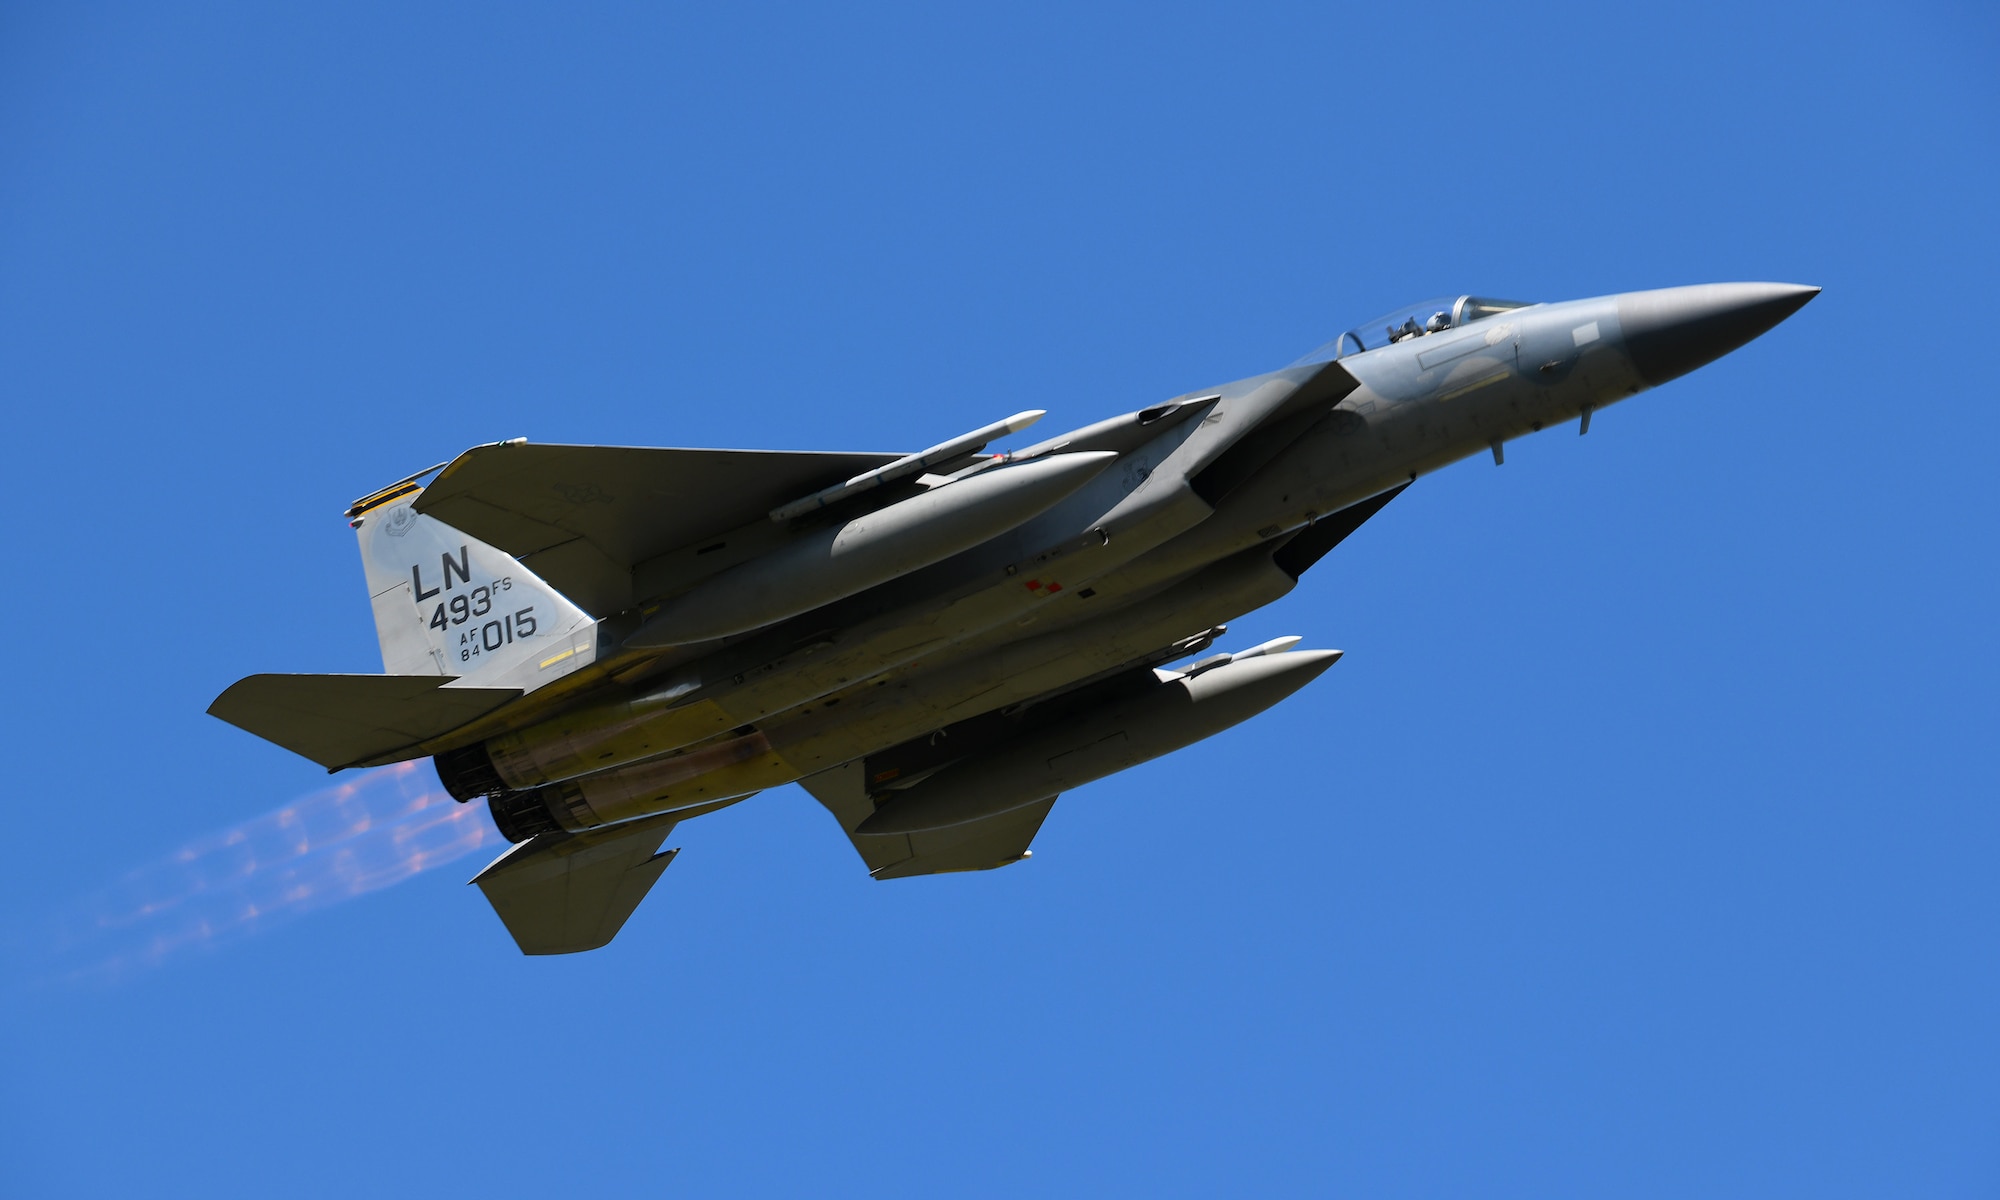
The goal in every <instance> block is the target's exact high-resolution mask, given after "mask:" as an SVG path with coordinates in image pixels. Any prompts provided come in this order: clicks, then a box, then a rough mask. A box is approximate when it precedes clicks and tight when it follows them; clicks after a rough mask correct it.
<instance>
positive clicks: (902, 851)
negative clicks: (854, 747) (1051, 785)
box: [799, 762, 1056, 879]
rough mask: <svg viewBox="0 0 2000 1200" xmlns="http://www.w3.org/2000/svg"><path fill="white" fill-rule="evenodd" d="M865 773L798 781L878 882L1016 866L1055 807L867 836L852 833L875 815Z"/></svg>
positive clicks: (1051, 802) (851, 770)
mask: <svg viewBox="0 0 2000 1200" xmlns="http://www.w3.org/2000/svg"><path fill="white" fill-rule="evenodd" d="M865 769H866V767H865V765H864V764H863V763H861V762H852V763H849V764H847V765H846V766H844V767H835V768H834V769H832V770H830V771H821V772H820V773H819V774H817V775H811V776H808V777H807V778H805V779H802V780H800V781H799V783H800V786H802V787H804V788H805V789H806V791H808V792H810V793H812V796H813V798H814V799H815V800H818V801H819V802H820V803H821V804H823V805H825V806H826V810H827V811H828V812H830V813H832V814H833V817H834V819H835V820H836V821H839V822H840V827H841V829H842V830H843V831H845V832H846V834H847V836H848V839H849V840H850V841H852V842H853V843H854V849H855V850H856V851H857V852H859V853H860V855H861V861H862V862H864V863H866V864H867V866H868V873H869V874H870V875H873V876H874V877H875V878H877V879H903V878H906V877H908V876H911V875H941V874H944V873H946V872H950V871H986V870H991V869H992V868H994V867H1004V866H1006V865H1008V864H1009V863H1015V862H1019V861H1021V860H1022V859H1024V858H1026V857H1028V846H1029V843H1031V842H1033V841H1034V840H1035V835H1036V834H1037V833H1039V832H1041V828H1042V821H1043V820H1044V819H1045V818H1047V817H1048V815H1049V810H1050V809H1052V808H1054V807H1055V803H1056V797H1054V796H1050V797H1048V798H1047V799H1045V800H1037V801H1035V802H1034V803H1033V804H1028V805H1025V806H1023V807H1021V808H1017V809H1014V810H1013V811H1011V812H1004V813H999V814H997V815H995V816H991V817H988V818H986V819H985V820H981V821H969V822H967V823H965V824H963V825H957V826H953V827H952V828H950V829H939V830H930V831H926V832H922V833H907V834H892V835H889V836H886V837H867V836H863V835H859V834H856V833H855V832H854V828H855V826H857V825H859V824H861V822H863V821H865V820H867V819H868V818H869V817H870V816H871V815H873V814H874V812H875V802H874V800H872V799H871V798H870V797H869V795H868V793H867V790H866V789H865V788H864V787H863V784H862V779H863V772H864V770H865Z"/></svg>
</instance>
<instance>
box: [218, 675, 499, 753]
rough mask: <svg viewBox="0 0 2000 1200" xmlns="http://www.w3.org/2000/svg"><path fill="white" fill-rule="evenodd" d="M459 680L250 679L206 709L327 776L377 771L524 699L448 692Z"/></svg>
mask: <svg viewBox="0 0 2000 1200" xmlns="http://www.w3.org/2000/svg"><path fill="white" fill-rule="evenodd" d="M453 678H455V677H454V676H450V675H251V676H249V677H248V678H245V679H239V680H237V681H236V682H235V683H233V684H231V685H229V689H228V690H227V691H225V692H223V693H222V694H221V695H220V696H217V697H216V698H215V703H213V704H211V705H209V706H208V711H209V715H210V716H215V717H220V718H222V719H223V720H225V721H227V722H229V723H230V724H231V725H234V726H236V727H237V728H238V729H242V730H246V731H248V732H250V733H254V734H256V735H257V736H258V737H260V738H263V739H264V740H265V741H267V742H276V743H277V744H278V745H280V746H283V747H284V748H285V749H287V750H290V751H291V752H293V753H294V754H301V755H304V756H305V757H307V758H310V759H312V760H313V761H314V762H316V763H318V764H319V765H320V766H322V767H325V768H326V769H327V770H329V771H338V770H340V769H341V768H342V767H354V766H362V765H367V766H377V765H380V764H382V763H386V762H395V761H397V760H398V755H397V752H398V751H401V750H405V749H412V748H414V747H415V746H416V745H417V744H418V743H420V742H424V741H428V740H429V739H431V738H434V737H438V736H440V735H442V734H446V733H450V732H451V731H452V730H454V729H457V728H458V727H459V726H461V725H464V724H466V723H467V722H469V721H472V720H474V719H476V718H478V717H483V716H485V715H486V714H487V713H490V712H492V711H493V710H494V709H496V708H499V707H500V706H501V705H503V704H505V703H507V702H508V701H509V700H512V699H514V698H515V697H516V696H519V695H520V694H521V690H520V689H519V688H448V687H445V686H444V685H445V684H447V683H450V682H451V681H452V679H453ZM402 757H415V756H414V755H404V756H402Z"/></svg>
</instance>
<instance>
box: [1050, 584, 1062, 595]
mask: <svg viewBox="0 0 2000 1200" xmlns="http://www.w3.org/2000/svg"><path fill="white" fill-rule="evenodd" d="M1060 591H1062V584H1060V583H1052V584H1050V585H1049V595H1051V596H1053V595H1055V594H1056V593H1057V592H1060Z"/></svg>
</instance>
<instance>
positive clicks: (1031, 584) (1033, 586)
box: [1028, 579, 1042, 592]
mask: <svg viewBox="0 0 2000 1200" xmlns="http://www.w3.org/2000/svg"><path fill="white" fill-rule="evenodd" d="M1041 587H1042V581H1041V580H1039V579H1030V580H1029V581H1028V590H1029V591H1031V592H1035V591H1040V590H1041Z"/></svg>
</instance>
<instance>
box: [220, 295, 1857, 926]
mask: <svg viewBox="0 0 2000 1200" xmlns="http://www.w3.org/2000/svg"><path fill="white" fill-rule="evenodd" d="M1817 293H1818V289H1816V288H1810V287H1799V286H1795V285H1791V284H1773V283H1737V284H1711V285H1706V286H1700V287H1685V288H1668V289H1665V290H1661V291H1651V292H1629V293H1625V294H1623V295H1617V296H1604V297H1598V298H1596V299H1590V300H1572V301H1566V302H1562V303H1554V304H1520V303H1514V302H1510V301H1505V300H1489V299H1482V298H1479V297H1474V296H1457V297H1447V298H1444V299H1441V300H1437V301H1432V302H1427V303H1424V304H1420V305H1414V306H1407V307H1405V308H1402V309H1397V310H1394V311H1393V312H1392V313H1391V314H1389V315H1388V316H1385V317H1384V318H1382V319H1381V320H1379V321H1374V322H1369V323H1366V324H1364V325H1361V326H1357V327H1355V328H1353V329H1350V330H1347V331H1345V332H1343V333H1341V335H1340V336H1339V337H1337V338H1335V339H1334V340H1333V341H1331V342H1329V343H1327V345H1326V346H1324V347H1322V348H1321V349H1320V350H1319V351H1317V352H1315V353H1313V354H1310V355H1307V356H1306V357H1305V358H1303V359H1301V360H1300V361H1299V362H1297V363H1294V364H1293V365H1291V366H1289V367H1286V368H1284V369H1282V370H1278V371H1273V372H1271V373H1269V374H1264V375H1257V376H1254V377H1252V378H1249V379H1243V380H1238V381H1237V382H1235V383H1229V384H1225V385H1223V386H1221V387H1214V388H1206V389H1201V390H1197V391H1192V392H1188V393H1186V394H1184V395H1181V396H1177V397H1174V398H1173V399H1171V400H1167V401H1165V402H1163V403H1160V404H1156V405H1153V406H1151V407H1149V408H1144V409H1141V410H1139V411H1137V412H1130V413H1125V414H1123V415H1120V416H1115V417H1111V418H1109V419H1106V420H1103V421H1099V422H1097V423H1096V424H1093V425H1086V426H1084V427H1083V428H1081V429H1076V430H1072V431H1071V432H1069V433H1065V434H1061V435H1058V436H1056V437H1053V438H1049V439H1047V440H1046V441H1042V442H1039V443H1036V444H1034V445H1031V446H1028V447H1026V448H1024V449H1019V450H1014V451H1012V452H1011V453H1005V454H995V453H988V452H987V449H986V448H987V446H988V444H989V443H992V442H995V441H998V440H999V439H1000V438H1002V437H1005V436H1007V435H1010V434H1013V433H1016V432H1019V431H1020V430H1022V429H1024V428H1026V427H1027V426H1029V425H1031V424H1033V423H1034V422H1035V421H1036V420H1038V419H1039V418H1040V417H1041V415H1042V414H1041V413H1040V412H1026V413H1020V414H1017V415H1015V416H1013V417H1009V418H1007V419H1006V420H1003V421H998V422H995V423H994V424H992V425H988V426H985V427H983V428H981V429H977V430H974V431H972V432H971V433H968V434H965V435H963V436H961V437H957V438H953V439H951V440H949V441H947V442H943V443H941V444H939V445H937V446H934V447H932V448H931V449H929V450H925V451H920V452H918V453H915V454H903V455H898V454H850V453H831V452H780V451H761V450H676V449H654V448H640V447H627V446H555V445H536V444H532V443H528V442H525V441H522V440H515V441H511V442H499V443H495V444H492V445H486V446H478V447H475V448H473V449H471V450H468V451H466V452H465V453H464V454H461V455H459V456H458V457H457V458H456V459H454V460H452V461H451V462H450V463H447V464H444V465H442V466H441V467H434V468H432V469H431V470H429V471H424V472H420V473H418V474H417V475H414V476H412V477H410V478H409V479H405V480H403V481H401V482H399V483H396V484H394V485H392V486H390V487H387V488H384V489H382V490H381V491H378V492H376V493H374V494H372V495H370V496H367V497H364V498H363V499H361V500H359V501H357V502H356V503H355V504H354V505H353V507H352V508H350V509H349V510H348V514H347V515H348V516H349V518H350V519H351V520H352V522H353V524H354V528H355V531H356V533H357V535H358V537H359V539H360V544H361V557H362V564H363V568H364V570H365V572H366V575H367V580H368V590H369V594H370V596H371V597H372V601H373V606H374V613H375V627H376V632H377V634H378V635H379V636H380V639H381V643H382V659H383V666H384V668H385V670H386V671H387V672H388V673H387V674H383V675H253V676H251V677H249V678H248V679H244V680H242V681H240V682H238V683H237V684H236V685H234V686H233V687H231V688H230V689H229V690H228V691H226V692H224V693H223V694H222V695H221V696H220V697H219V698H218V699H217V700H216V701H215V703H214V704H213V705H212V706H211V707H210V709H209V711H210V712H212V713H214V714H215V715H216V716H218V717H221V718H222V719H223V720H225V721H229V722H230V723H232V724H235V725H238V726H240V727H242V728H243V729H246V730H249V731H250V732H252V733H255V734H257V735H259V736H261V737H264V738H268V739H269V740H271V741H273V742H276V743H277V744H279V745H281V746H284V747H286V748H288V749H291V750H294V751H296V752H298V753H300V754H302V755H305V756H306V757H307V758H310V759H312V760H313V761H314V762H317V763H320V764H321V765H323V766H326V767H328V768H331V769H334V770H340V769H344V768H349V767H366V766H378V765H381V764H385V763H396V762H405V761H409V760H413V759H418V758H423V757H425V756H430V757H431V758H432V759H433V760H434V762H435V765H436V769H437V774H438V777H439V779H440V780H441V781H442V783H443V786H444V787H445V789H446V790H447V791H449V792H450V794H451V795H452V796H454V797H456V798H457V799H458V800H459V801H466V802H469V801H474V800H481V801H483V802H484V803H485V804H486V805H487V807H488V808H489V810H490V811H491V813H492V817H493V821H494V823H495V825H497V826H498V828H499V830H500V832H501V833H502V834H504V835H505V836H506V838H507V839H508V840H509V841H511V842H514V843H515V845H514V847H513V849H512V850H510V851H508V852H507V853H506V854H504V855H503V856H501V857H500V858H499V859H498V860H497V861H495V862H494V863H493V864H492V865H490V866H488V867H487V868H486V869H485V870H484V871H482V872H481V873H480V874H479V876H478V877H477V879H476V880H475V882H477V883H478V884H479V886H480V888H481V889H482V891H484V893H485V894H486V897H487V899H488V900H489V901H490V902H491V903H492V905H493V907H494V909H495V911H496V912H498V913H499V915H500V917H501V919H502V920H503V921H504V922H505V923H506V925H507V928H508V930H509V932H510V933H512V934H513V936H514V939H515V941H516V942H517V943H518V944H519V946H520V947H521V949H522V950H523V951H524V952H526V953H529V954H559V953H567V952H571V951H577V950H587V949H591V948H593V947H596V946H601V945H603V944H604V943H606V942H608V941H610V940H611V938H612V937H613V936H614V935H616V934H617V932H618V930H619V928H620V927H621V926H622V925H623V924H624V922H625V919H626V918H627V917H628V916H629V915H630V914H631V912H632V911H633V909H634V908H635V907H636V906H637V905H638V903H639V901H640V900H641V899H643V898H644V897H645V895H646V892H647V890H648V889H649V888H650V887H651V886H652V884H653V882H654V881H655V880H656V879H658V878H659V875H660V873H661V872H662V871H664V870H665V869H666V867H667V865H668V864H669V863H670V862H671V861H672V859H673V855H674V853H675V852H674V851H667V852H665V853H662V852H660V846H661V845H662V844H664V842H665V840H666V837H667V835H668V833H669V832H670V831H671V830H672V829H673V827H674V826H675V825H676V824H678V823H679V822H682V821H686V820H689V819H691V818H694V817H697V816H700V815H702V814H704V813H709V812H713V811H715V810H716V809H719V808H722V807H724V806H727V805H731V804H735V803H738V802H740V801H742V800H745V799H747V798H749V797H750V796H752V795H754V794H755V793H757V792H759V791H761V790H763V789H765V788H770V787H775V786H778V785H780V784H785V783H791V782H794V781H796V782H799V783H802V784H803V785H804V786H805V788H806V790H807V791H809V792H810V793H812V795H813V796H814V797H816V798H817V799H818V800H819V801H820V803H821V804H823V805H825V806H826V808H827V810H828V811H829V812H831V813H832V814H833V816H834V819H835V820H836V821H838V822H839V824H840V827H841V829H842V831H843V832H845V833H846V835H847V836H848V838H849V839H850V840H851V841H852V842H853V844H854V848H855V849H856V850H857V851H859V852H860V855H861V858H862V861H863V862H864V863H866V864H867V867H868V870H869V872H870V874H872V875H873V876H874V877H875V878H877V879H894V878H901V877H904V876H910V875H926V874H934V873H937V872H944V871H974V870H984V869H987V868H991V867H1000V866H1005V865H1007V864H1009V863H1012V862H1017V861H1019V860H1021V859H1023V858H1026V857H1027V856H1028V847H1029V844H1030V843H1031V842H1032V841H1033V840H1034V837H1035V834H1036V832H1037V831H1038V830H1039V829H1040V827H1041V824H1042V821H1043V819H1044V818H1045V817H1046V816H1047V815H1048V813H1049V810H1050V808H1051V806H1053V805H1054V804H1055V802H1056V798H1057V797H1058V796H1059V795H1061V794H1062V793H1063V792H1066V791H1069V790H1071V789H1074V788H1077V787H1080V786H1082V785H1084V784H1087V783H1089V782H1091V781H1093V780H1096V779H1101V778H1103V777H1105V776H1106V775H1110V774H1112V773H1114V772H1117V771H1122V770H1124V769H1125V768H1127V767H1130V766H1133V765H1135V764H1138V763H1141V762H1145V761H1147V760H1149V759H1152V758H1156V757H1158V756H1160V755H1163V754H1167V753H1171V752H1172V751H1174V750H1177V749H1180V748H1182V747H1184V746H1188V745H1191V744H1193V743H1195V742H1198V741H1200V740H1202V739H1203V738H1206V737H1209V736H1210V735H1212V734H1215V733H1217V732H1220V731H1221V730H1224V729H1227V728H1229V727H1230V726H1232V725H1235V724H1237V723H1238V722H1241V721H1245V720H1248V719H1249V718H1251V717H1253V716H1255V715H1257V714H1258V713H1260V712H1262V711H1264V710H1265V709H1267V708H1269V707H1271V706H1272V705H1274V704H1277V703H1278V702H1280V701H1282V700H1284V699H1285V698H1286V697H1288V696H1290V695H1291V694H1292V693H1294V692H1296V691H1297V690H1299V689H1300V688H1302V687H1304V686H1305V685H1306V684H1308V683H1310V682H1312V681H1313V680H1314V679H1316V678H1317V677H1318V676H1319V675H1320V674H1322V673H1323V672H1325V671H1326V670H1327V669H1328V668H1329V667H1331V666H1332V665H1333V664H1334V662H1335V661H1337V660H1338V658H1339V657H1340V655H1339V652H1338V651H1333V650H1312V649H1298V648H1296V647H1297V643H1298V641H1299V639H1297V638H1281V639H1279V640H1277V641H1275V642H1268V643H1265V644H1263V645H1260V646H1254V647H1250V648H1248V649H1243V650H1239V651H1237V652H1235V653H1227V652H1219V653H1209V651H1210V650H1211V649H1212V647H1213V646H1214V644H1215V643H1216V642H1217V641H1218V639H1220V638H1221V637H1222V635H1223V633H1224V622H1227V621H1230V620H1233V619H1235V618H1236V617H1238V616H1241V615H1242V614H1244V613H1247V612H1250V611H1252V610H1253V609H1257V608H1260V607H1262V606H1263V605H1266V604H1269V603H1271V602H1272V601H1274V600H1276V599H1278V598H1279V597H1281V596H1283V595H1285V594H1286V593H1288V592H1290V591H1291V590H1292V589H1293V588H1294V587H1295V586H1297V584H1298V582H1299V580H1300V578H1301V576H1303V575H1304V574H1305V573H1306V571H1307V570H1308V569H1310V568H1311V567H1312V566H1313V564H1315V563H1317V562H1318V561H1319V560H1320V559H1321V558H1322V557H1324V556H1325V555H1326V554H1327V553H1328V552H1329V551H1331V550H1332V549H1333V548H1334V547H1335V546H1337V545H1338V544H1339V543H1340V541H1341V540H1342V539H1343V538H1345V537H1346V536H1347V535H1348V534H1350V533H1352V532H1353V531H1354V530H1355V529H1357V528H1359V527H1360V525H1361V524H1362V522H1364V521H1366V520H1368V518H1369V517H1371V516H1373V515H1374V514H1375V513H1376V512H1378V511H1380V510H1381V508H1382V507H1383V506H1384V505H1385V504H1387V503H1388V502H1389V501H1390V500H1392V499H1394V498H1395V497H1396V496H1397V495H1398V494H1399V493H1400V492H1401V491H1402V490H1403V489H1404V488H1406V487H1408V486H1410V484H1411V483H1413V482H1415V481H1416V480H1417V479H1418V477H1420V476H1422V475H1424V474H1425V473H1427V472H1431V471H1435V470H1437V469H1439V468H1440V467H1444V466H1446V465H1448V464H1450V463H1452V462H1455V461H1457V460H1459V459H1461V458H1465V457H1467V456H1469V455H1474V454H1479V453H1482V452H1487V451H1490V452H1491V453H1492V455H1493V457H1494V459H1495V461H1500V460H1501V458H1502V450H1501V448H1502V446H1503V445H1504V443H1505V442H1507V441H1508V440H1509V439H1511V438H1516V437H1520V436H1522V435H1523V434H1527V433H1530V432H1533V431H1536V430H1540V429H1542V428H1544V427H1546V426H1549V425H1553V424H1557V423H1559V422H1565V421H1570V420H1578V421H1579V428H1580V430H1582V431H1584V432H1588V430H1589V428H1590V420H1591V415H1592V414H1593V413H1594V412H1595V411H1596V410H1598V409H1600V408H1603V407H1604V406H1606V405H1608V404H1612V403H1615V402H1616V401H1619V400H1623V399H1625V398H1626V397H1628V396H1632V395H1636V394H1637V393H1639V392H1641V391H1644V390H1645V389H1647V388H1649V387H1653V386H1655V385H1658V384H1661V383H1665V382H1666V381H1668V380H1669V379H1672V378H1674V377H1676V376H1678V375H1681V374H1684V373H1686V372H1688V371H1691V370H1693V369H1695V368H1696V367H1699V366H1701V365H1702V364H1704V363H1706V362H1709V361H1711V360H1713V359H1715V358H1718V357H1720V356H1721V355H1723V354H1726V353H1728V352H1729V351H1731V350H1734V349H1735V348H1737V347H1738V346H1741V345H1743V344H1744V343H1746V342H1748V341H1750V340H1751V339H1752V338H1755V337H1757V336H1758V335H1760V334H1762V333H1764V332H1765V331H1766V330H1768V329H1770V328H1771V327H1773V326H1775V325H1777V324H1778V323H1779V322H1780V321H1782V320H1784V319H1785V318H1786V317H1788V316H1790V315H1791V314H1792V313H1793V312H1795V311H1797V310H1798V309H1799V308H1800V307H1801V306H1803V305H1804V304H1805V303H1806V302H1807V301H1808V300H1810V299H1812V297H1813V296H1814V295H1816V294H1817ZM426 480H428V483H426V482H425V481H426Z"/></svg>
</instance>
